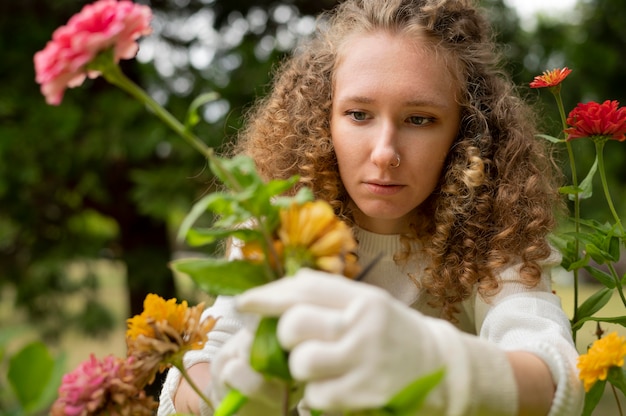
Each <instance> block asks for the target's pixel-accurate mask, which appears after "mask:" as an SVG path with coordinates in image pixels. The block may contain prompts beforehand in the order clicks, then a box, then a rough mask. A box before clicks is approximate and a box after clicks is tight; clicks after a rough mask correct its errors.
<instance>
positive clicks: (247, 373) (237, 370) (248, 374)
mask: <svg viewBox="0 0 626 416" xmlns="http://www.w3.org/2000/svg"><path fill="white" fill-rule="evenodd" d="M253 338H254V334H252V332H250V330H249V329H247V328H245V327H244V328H242V329H241V330H239V331H238V332H237V333H236V334H235V335H233V336H232V337H231V338H230V339H229V340H228V341H227V342H226V343H225V344H224V345H223V346H222V348H220V351H219V352H218V353H217V355H216V357H215V358H214V359H213V361H212V362H211V382H210V385H209V389H208V397H209V399H210V400H211V402H212V403H213V404H214V405H215V406H218V405H219V403H221V401H222V400H223V399H224V397H225V396H226V395H227V394H228V392H229V391H230V390H231V389H236V390H239V391H240V392H241V393H243V394H244V395H246V396H247V398H248V399H247V402H246V404H245V405H244V406H243V407H242V409H241V410H240V411H239V412H238V413H237V415H239V416H245V415H250V416H258V415H267V416H272V415H282V413H281V409H282V404H283V402H284V397H285V384H283V383H280V382H278V381H276V380H273V379H267V378H265V377H264V376H263V375H261V374H259V373H257V372H256V371H254V370H253V369H252V367H250V346H251V345H252V340H253ZM201 413H202V414H203V415H205V414H212V413H210V412H209V411H207V409H204V408H203V409H202V412H201Z"/></svg>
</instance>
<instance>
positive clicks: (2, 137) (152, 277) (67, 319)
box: [0, 0, 626, 337]
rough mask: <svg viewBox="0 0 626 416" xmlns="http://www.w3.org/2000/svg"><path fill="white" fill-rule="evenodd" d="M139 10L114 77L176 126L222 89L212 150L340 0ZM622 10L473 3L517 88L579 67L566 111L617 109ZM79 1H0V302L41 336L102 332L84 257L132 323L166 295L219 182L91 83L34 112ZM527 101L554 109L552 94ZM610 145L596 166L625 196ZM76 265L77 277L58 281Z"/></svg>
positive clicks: (617, 3) (613, 1)
mask: <svg viewBox="0 0 626 416" xmlns="http://www.w3.org/2000/svg"><path fill="white" fill-rule="evenodd" d="M141 2H143V3H146V4H150V5H151V7H152V8H153V10H154V14H155V17H154V22H153V26H154V33H153V35H151V36H149V37H146V38H144V39H143V40H142V41H141V50H140V53H139V55H138V57H137V59H136V60H132V61H126V62H124V63H123V70H124V72H125V73H126V74H127V75H129V76H130V77H131V78H133V79H134V80H136V81H137V82H138V83H139V84H141V85H142V86H144V87H145V88H146V89H147V90H148V91H149V92H150V93H151V94H152V96H153V97H155V98H156V99H157V100H158V101H160V102H162V103H163V104H165V105H166V107H167V108H168V109H170V111H171V112H172V113H173V114H174V115H176V116H178V117H180V118H182V117H183V116H184V114H185V112H186V109H187V106H188V105H189V103H190V102H191V101H192V99H193V98H195V97H196V96H197V95H199V94H201V93H204V92H208V91H216V92H218V93H219V94H220V96H221V98H220V99H219V100H217V101H215V102H212V103H209V104H207V105H205V106H203V108H202V115H203V117H204V119H205V121H206V123H202V124H201V125H199V126H198V128H197V133H198V135H199V136H200V137H202V138H203V139H205V140H206V142H207V144H209V145H211V146H213V147H216V148H218V149H219V148H221V146H223V145H225V144H227V143H228V142H229V140H230V139H231V138H232V136H233V134H234V133H235V132H236V131H237V129H238V128H239V126H240V125H241V122H242V115H243V114H244V113H245V110H246V107H247V106H248V105H249V104H250V103H251V102H252V101H253V100H254V99H255V98H256V97H258V96H261V95H263V94H264V92H265V88H266V86H267V83H268V81H269V79H270V78H269V76H270V74H271V71H272V66H273V65H274V64H275V63H276V62H277V60H279V59H280V58H281V56H282V55H283V54H284V53H286V52H287V51H289V50H291V49H292V48H293V47H294V46H295V45H296V43H297V41H298V39H300V38H302V37H304V36H306V35H307V34H309V33H310V32H311V30H312V29H313V26H314V18H313V17H312V16H314V15H316V14H318V13H319V12H320V11H321V10H324V9H328V8H330V7H332V6H333V5H334V4H336V3H337V0H283V1H274V0H151V1H147V0H143V1H141ZM621 2H622V0H589V1H585V2H583V3H581V4H580V5H578V6H577V13H576V14H574V15H573V18H572V20H571V21H566V22H561V21H554V20H550V19H547V18H542V19H540V20H539V22H538V25H537V27H536V28H535V29H533V30H530V31H528V30H521V29H520V26H519V18H518V17H517V15H516V14H515V13H514V11H513V10H512V9H510V8H509V7H507V6H506V5H505V4H504V2H503V1H502V0H482V3H483V4H484V5H485V7H486V8H487V9H488V10H489V13H490V17H491V20H492V21H493V22H494V23H495V25H496V28H497V36H498V40H499V41H500V42H502V43H503V45H504V48H503V53H504V55H505V57H506V58H507V60H508V62H507V64H506V65H507V69H508V70H510V72H511V73H512V74H513V77H514V80H515V81H516V82H517V83H518V84H519V85H520V87H521V88H522V89H523V88H527V85H528V82H529V81H530V80H532V77H533V76H535V75H537V74H539V73H541V72H542V71H543V70H545V69H550V68H552V67H554V66H563V65H567V66H569V67H571V68H573V69H574V70H575V72H574V73H573V74H572V76H571V78H568V80H567V87H566V88H565V91H564V93H565V98H566V105H568V108H571V107H572V106H573V105H574V104H575V103H576V102H578V101H581V100H583V99H585V100H586V99H604V98H612V99H618V100H620V101H621V102H624V95H625V93H624V89H625V88H626V84H624V83H622V82H621V81H620V79H619V77H620V76H621V74H624V73H626V71H625V69H626V68H624V65H626V60H624V59H623V58H624V56H623V54H624V51H625V50H626V48H625V45H624V43H625V42H626V34H625V30H626V29H625V27H624V25H623V24H622V23H621V22H623V21H624V20H625V18H626V16H625V14H626V10H625V9H624V8H623V7H622V5H621ZM86 3H87V1H85V0H54V1H53V0H21V1H15V2H13V1H3V2H0V51H1V52H2V56H3V61H2V65H0V79H1V80H2V88H1V89H0V270H1V272H0V301H1V302H2V303H3V304H5V302H9V301H11V302H15V306H14V310H15V311H16V313H18V312H19V311H26V312H27V313H28V316H29V317H30V318H31V319H32V321H33V322H35V323H36V324H37V325H39V326H40V328H41V330H42V331H43V332H44V333H45V334H47V335H48V336H50V337H54V336H55V335H58V334H60V333H61V331H62V330H65V329H67V328H68V327H71V326H77V327H79V328H82V329H83V330H85V331H87V332H91V333H98V332H99V331H102V330H106V329H107V328H109V327H111V326H112V325H113V321H111V316H110V314H109V313H108V311H107V310H106V309H105V308H104V307H103V306H102V305H101V303H100V302H99V291H98V281H97V279H96V273H95V272H94V268H93V267H92V264H93V260H94V259H107V260H114V261H118V262H120V263H122V264H123V265H124V266H125V267H126V270H127V279H128V280H127V281H128V287H129V296H130V298H129V312H130V314H135V313H139V312H140V311H141V309H142V301H143V298H144V297H145V295H146V294H147V293H149V292H155V293H158V294H160V295H162V296H165V297H172V296H176V293H175V287H174V283H173V280H172V276H171V274H170V272H169V270H168V268H167V262H168V261H169V260H170V258H171V257H172V255H173V253H174V251H175V250H177V249H180V248H181V247H177V246H176V245H175V244H174V243H173V241H172V238H171V236H172V235H173V233H174V232H175V231H176V229H177V226H178V224H179V222H180V220H181V218H182V216H183V215H184V214H185V213H186V212H187V211H188V209H189V208H190V206H191V204H192V203H193V201H194V200H196V199H197V198H199V197H200V196H201V195H202V194H204V193H206V192H209V191H210V190H211V189H212V188H213V186H214V184H213V182H212V178H211V176H210V174H209V173H208V172H207V170H206V166H205V164H204V161H203V160H202V158H201V157H200V156H199V155H198V154H196V153H195V152H194V151H193V150H192V149H190V148H189V147H188V146H187V145H186V144H184V143H183V142H182V141H181V140H180V139H179V138H178V137H176V136H175V135H173V133H171V132H170V131H168V130H167V129H166V128H165V127H164V126H163V125H162V124H161V123H160V122H159V121H157V120H156V119H155V118H153V117H151V116H150V115H149V114H146V111H145V109H144V108H143V107H142V106H141V105H139V104H138V103H136V102H135V101H134V100H132V99H129V97H128V96H126V95H125V94H124V93H123V92H122V91H121V90H118V89H117V88H115V87H112V86H110V85H108V84H107V83H106V82H104V81H102V80H101V79H97V80H93V81H88V82H86V84H87V85H85V86H83V87H81V88H77V89H71V90H68V91H67V92H66V95H65V98H64V101H63V103H62V104H61V105H60V106H58V107H50V106H48V105H46V104H45V101H44V99H43V97H42V95H41V94H40V93H39V90H38V86H37V85H36V84H35V81H34V70H33V62H32V56H33V54H34V53H35V52H36V51H38V50H41V49H43V47H44V46H45V43H46V42H47V41H48V40H49V39H50V37H51V34H52V32H53V31H54V29H56V28H57V27H58V26H60V25H62V24H65V23H66V22H67V19H68V18H69V17H70V16H71V15H72V14H74V13H76V12H78V11H79V10H80V8H81V7H82V6H83V5H84V4H86ZM527 93H528V94H529V97H530V99H531V100H535V101H536V102H537V105H539V106H543V105H544V103H547V104H545V107H546V110H547V111H546V113H547V114H551V113H550V109H551V108H552V103H551V102H548V101H545V100H550V99H551V97H549V94H536V91H530V90H528V91H527ZM552 131H554V130H552ZM620 149H621V150H620V151H618V152H614V153H613V154H610V155H607V159H608V160H607V163H609V166H610V167H613V170H614V172H612V173H611V175H613V176H615V177H618V178H619V179H620V181H621V182H620V184H621V185H620V186H621V188H619V189H621V190H623V187H624V185H623V184H624V183H625V182H626V178H625V177H624V175H626V173H624V172H621V170H619V169H618V167H619V161H620V158H622V157H623V156H624V154H623V152H624V151H625V150H624V147H623V146H621V147H620ZM622 207H623V205H622ZM622 212H623V211H622ZM76 264H82V265H84V267H82V268H73V269H72V270H73V273H69V269H68V266H69V265H76ZM70 299H71V300H72V302H69V300H70ZM1 319H2V318H1V317H0V320H1ZM9 319H11V320H12V319H14V317H10V318H9ZM0 324H2V325H4V324H5V323H4V322H1V321H0Z"/></svg>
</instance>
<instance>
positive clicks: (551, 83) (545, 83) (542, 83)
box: [530, 67, 572, 88]
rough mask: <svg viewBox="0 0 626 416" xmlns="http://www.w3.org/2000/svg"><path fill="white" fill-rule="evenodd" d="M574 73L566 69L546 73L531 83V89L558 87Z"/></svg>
mask: <svg viewBox="0 0 626 416" xmlns="http://www.w3.org/2000/svg"><path fill="white" fill-rule="evenodd" d="M570 72H572V70H571V69H569V68H567V67H565V68H562V69H558V68H555V69H553V70H552V71H544V72H543V74H542V75H538V76H536V77H535V79H534V80H533V81H532V82H531V83H530V88H546V87H556V86H557V85H559V84H560V83H561V82H562V81H563V80H564V79H565V78H567V76H568V75H569V74H570Z"/></svg>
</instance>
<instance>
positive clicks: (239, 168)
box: [210, 155, 263, 193]
mask: <svg viewBox="0 0 626 416" xmlns="http://www.w3.org/2000/svg"><path fill="white" fill-rule="evenodd" d="M214 159H215V160H211V163H210V167H211V171H212V172H213V173H214V174H215V176H217V177H218V178H219V179H220V181H222V183H224V185H226V187H227V188H228V189H230V190H232V191H234V192H237V193H240V192H242V191H244V190H247V189H250V188H254V187H257V186H258V185H260V184H262V183H263V181H262V180H261V177H260V176H259V174H258V173H257V171H256V167H255V165H254V161H253V160H252V158H250V157H248V156H243V155H238V156H235V157H233V158H214Z"/></svg>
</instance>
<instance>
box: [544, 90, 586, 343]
mask: <svg viewBox="0 0 626 416" xmlns="http://www.w3.org/2000/svg"><path fill="white" fill-rule="evenodd" d="M559 86H560V85H559ZM550 91H551V92H552V95H553V96H554V99H555V100H556V105H557V107H558V109H559V115H560V117H561V125H562V127H563V130H565V129H567V118H566V117H565V108H564V107H563V99H562V98H561V92H560V88H557V89H551V90H550ZM565 146H566V148H567V154H568V156H569V165H570V170H571V173H572V186H573V187H574V188H578V175H577V173H576V159H575V158H574V150H573V149H572V144H571V143H570V142H569V141H567V140H566V141H565ZM574 228H575V231H576V235H578V234H579V233H580V198H579V195H578V193H576V194H575V195H574ZM579 250H580V242H579V241H578V237H576V238H575V239H574V251H575V253H576V260H578V258H579ZM578 281H579V277H578V268H576V269H574V314H573V316H572V322H577V321H578V292H579V288H578V286H579V284H578V283H579V282H578ZM572 338H573V340H574V343H576V330H574V331H572Z"/></svg>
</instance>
